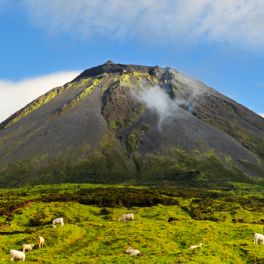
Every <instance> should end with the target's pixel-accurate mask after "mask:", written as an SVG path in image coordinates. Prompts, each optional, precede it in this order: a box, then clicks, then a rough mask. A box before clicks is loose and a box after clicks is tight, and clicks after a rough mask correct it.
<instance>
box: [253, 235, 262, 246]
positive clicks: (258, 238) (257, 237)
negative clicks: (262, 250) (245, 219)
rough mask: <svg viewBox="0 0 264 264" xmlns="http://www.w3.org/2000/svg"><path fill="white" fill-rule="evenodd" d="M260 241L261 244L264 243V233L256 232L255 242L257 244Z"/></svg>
mask: <svg viewBox="0 0 264 264" xmlns="http://www.w3.org/2000/svg"><path fill="white" fill-rule="evenodd" d="M259 242H260V244H261V245H264V235H262V234H258V233H255V234H254V244H255V245H257V244H258V243H259Z"/></svg>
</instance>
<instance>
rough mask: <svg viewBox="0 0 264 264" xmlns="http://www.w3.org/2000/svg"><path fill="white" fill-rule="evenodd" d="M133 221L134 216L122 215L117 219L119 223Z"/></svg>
mask: <svg viewBox="0 0 264 264" xmlns="http://www.w3.org/2000/svg"><path fill="white" fill-rule="evenodd" d="M134 220H135V217H134V214H123V215H121V216H120V217H119V219H118V221H119V222H120V221H123V222H126V221H134Z"/></svg>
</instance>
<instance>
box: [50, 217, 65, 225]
mask: <svg viewBox="0 0 264 264" xmlns="http://www.w3.org/2000/svg"><path fill="white" fill-rule="evenodd" d="M57 224H60V225H61V226H64V221H63V217H60V218H56V219H54V220H53V222H52V225H53V227H56V225H57Z"/></svg>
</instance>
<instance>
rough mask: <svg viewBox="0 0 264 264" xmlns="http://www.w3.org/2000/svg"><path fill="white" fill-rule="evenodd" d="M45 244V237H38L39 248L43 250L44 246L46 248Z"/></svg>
mask: <svg viewBox="0 0 264 264" xmlns="http://www.w3.org/2000/svg"><path fill="white" fill-rule="evenodd" d="M44 242H45V239H44V237H42V236H39V237H38V246H39V248H43V246H44Z"/></svg>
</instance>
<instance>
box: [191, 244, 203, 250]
mask: <svg viewBox="0 0 264 264" xmlns="http://www.w3.org/2000/svg"><path fill="white" fill-rule="evenodd" d="M202 245H203V243H200V244H198V245H193V246H190V247H189V249H195V248H199V247H201V246H202Z"/></svg>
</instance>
